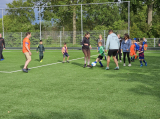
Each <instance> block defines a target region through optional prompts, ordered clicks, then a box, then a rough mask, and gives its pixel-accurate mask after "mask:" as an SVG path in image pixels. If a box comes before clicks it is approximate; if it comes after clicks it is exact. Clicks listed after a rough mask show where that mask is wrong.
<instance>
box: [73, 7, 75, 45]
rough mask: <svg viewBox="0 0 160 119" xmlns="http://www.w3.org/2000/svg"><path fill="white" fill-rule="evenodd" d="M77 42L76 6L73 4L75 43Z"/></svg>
mask: <svg viewBox="0 0 160 119" xmlns="http://www.w3.org/2000/svg"><path fill="white" fill-rule="evenodd" d="M75 44H76V6H73V45H75Z"/></svg>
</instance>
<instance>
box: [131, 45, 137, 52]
mask: <svg viewBox="0 0 160 119" xmlns="http://www.w3.org/2000/svg"><path fill="white" fill-rule="evenodd" d="M135 47H136V46H135V44H132V45H131V47H130V52H135V50H134V49H135Z"/></svg>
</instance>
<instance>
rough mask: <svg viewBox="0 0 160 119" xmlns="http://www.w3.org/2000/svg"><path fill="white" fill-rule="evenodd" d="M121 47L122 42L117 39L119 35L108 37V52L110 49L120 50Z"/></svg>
mask: <svg viewBox="0 0 160 119" xmlns="http://www.w3.org/2000/svg"><path fill="white" fill-rule="evenodd" d="M119 47H120V42H119V39H118V37H117V35H116V34H115V33H111V34H110V35H108V37H107V42H106V50H108V49H110V50H112V49H117V50H118V49H119Z"/></svg>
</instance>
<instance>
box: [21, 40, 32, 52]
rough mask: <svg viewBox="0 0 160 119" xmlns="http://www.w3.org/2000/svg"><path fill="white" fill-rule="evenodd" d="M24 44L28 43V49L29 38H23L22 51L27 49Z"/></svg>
mask: <svg viewBox="0 0 160 119" xmlns="http://www.w3.org/2000/svg"><path fill="white" fill-rule="evenodd" d="M25 44H28V48H29V50H30V40H29V39H28V38H24V39H23V48H22V52H23V53H25V52H28V50H27V49H26V47H25Z"/></svg>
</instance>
